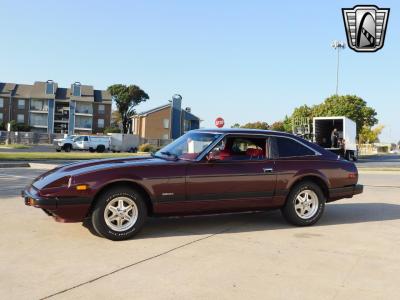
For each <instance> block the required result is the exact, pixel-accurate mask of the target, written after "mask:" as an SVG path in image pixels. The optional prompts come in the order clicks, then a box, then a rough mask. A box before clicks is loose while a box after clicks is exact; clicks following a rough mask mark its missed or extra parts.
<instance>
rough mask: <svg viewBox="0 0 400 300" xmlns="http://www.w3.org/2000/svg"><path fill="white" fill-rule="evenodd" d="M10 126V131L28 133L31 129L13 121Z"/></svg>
mask: <svg viewBox="0 0 400 300" xmlns="http://www.w3.org/2000/svg"><path fill="white" fill-rule="evenodd" d="M10 124H11V131H22V132H29V131H31V129H32V127H31V126H29V125H25V124H23V123H17V122H15V120H12V121H11V122H10Z"/></svg>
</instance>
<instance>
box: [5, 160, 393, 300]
mask: <svg viewBox="0 0 400 300" xmlns="http://www.w3.org/2000/svg"><path fill="white" fill-rule="evenodd" d="M38 167H40V169H34V168H28V169H27V168H19V169H0V211H1V212H2V218H1V225H2V226H0V236H1V237H2V242H1V243H0V291H1V297H0V298H2V299H40V298H51V299H93V298H96V299H123V298H124V299H126V298H128V299H130V298H135V299H149V298H150V299H154V298H159V299H295V298H296V299H396V298H398V296H399V295H400V286H399V284H398V278H399V275H400V204H399V201H400V172H363V171H361V174H360V182H361V183H363V184H365V185H366V186H365V192H364V193H363V194H362V195H357V196H356V197H354V198H352V199H345V200H341V201H338V202H335V203H332V204H328V205H327V207H326V211H325V213H324V216H323V218H322V219H321V220H320V222H319V223H318V224H317V225H315V226H312V227H307V228H304V227H303V228H297V227H292V226H290V225H287V224H286V223H285V222H284V221H283V219H282V218H281V216H280V213H279V212H277V211H271V212H256V213H246V214H231V215H220V216H202V217H186V218H164V219H150V220H149V221H148V222H147V224H146V226H145V228H144V230H143V231H142V232H141V233H140V234H139V235H138V236H137V237H136V238H135V239H132V240H129V241H124V242H111V241H108V240H105V239H102V238H99V237H97V236H94V235H92V234H91V233H90V231H89V230H88V229H87V228H86V227H85V226H82V224H80V223H67V224H63V223H57V222H55V221H53V219H52V218H50V217H48V216H46V215H45V214H44V213H43V212H42V211H41V210H40V209H35V208H31V207H27V206H25V205H24V204H23V201H22V199H21V198H20V197H19V191H20V190H21V189H22V188H23V187H24V186H25V185H26V184H28V183H29V182H30V181H31V180H32V179H33V178H34V177H35V176H37V175H39V174H41V173H42V172H43V171H45V170H44V168H46V166H43V165H42V166H40V165H38Z"/></svg>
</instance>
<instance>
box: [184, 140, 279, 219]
mask: <svg viewBox="0 0 400 300" xmlns="http://www.w3.org/2000/svg"><path fill="white" fill-rule="evenodd" d="M224 140H225V145H224V146H223V147H224V149H222V150H221V149H219V148H218V147H219V146H218V145H217V146H216V147H215V148H214V149H212V150H211V151H210V153H209V155H208V158H207V156H205V157H204V158H203V159H202V160H201V161H198V162H194V163H192V164H190V165H188V167H187V175H186V195H187V197H186V198H187V201H190V202H191V208H192V209H193V210H198V211H210V212H218V211H240V210H251V209H262V208H266V207H271V206H274V203H273V196H274V191H275V184H276V175H275V173H274V161H273V160H271V159H270V158H269V155H268V153H269V142H268V138H267V137H265V136H250V137H248V136H241V135H236V136H235V135H233V136H231V135H228V136H226V137H224V139H223V140H222V141H221V143H220V145H221V144H223V143H224ZM230 141H231V142H230ZM235 141H236V143H235ZM237 141H239V142H237ZM252 143H253V144H258V145H259V146H260V147H261V148H263V149H262V150H263V151H264V155H262V156H259V157H253V156H249V155H247V152H249V153H251V152H257V151H256V149H255V148H250V147H254V145H252ZM229 144H230V145H229ZM238 144H239V145H243V147H244V148H243V149H239V150H235V145H236V148H237V145H238ZM240 147H241V146H239V148H240ZM227 148H229V149H230V150H229V151H232V152H234V151H236V153H234V154H232V155H231V156H230V157H227V156H226V155H225V156H224V155H223V152H224V151H225V152H226V149H227ZM250 150H251V151H250ZM253 150H254V151H253ZM215 152H219V153H218V155H216V156H217V157H210V156H211V155H214V154H213V153H215ZM244 153H245V154H244ZM218 156H219V157H218Z"/></svg>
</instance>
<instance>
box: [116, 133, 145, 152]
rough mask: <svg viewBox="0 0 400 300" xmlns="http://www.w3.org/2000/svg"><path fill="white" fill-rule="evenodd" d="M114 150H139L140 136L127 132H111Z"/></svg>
mask: <svg viewBox="0 0 400 300" xmlns="http://www.w3.org/2000/svg"><path fill="white" fill-rule="evenodd" d="M109 136H110V137H111V146H110V148H111V151H112V152H137V150H138V146H139V136H137V135H135V134H127V133H109Z"/></svg>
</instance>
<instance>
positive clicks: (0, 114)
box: [0, 112, 3, 124]
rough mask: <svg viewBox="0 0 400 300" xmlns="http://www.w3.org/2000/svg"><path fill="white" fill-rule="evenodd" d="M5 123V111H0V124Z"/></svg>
mask: <svg viewBox="0 0 400 300" xmlns="http://www.w3.org/2000/svg"><path fill="white" fill-rule="evenodd" d="M1 123H3V113H1V112H0V124H1Z"/></svg>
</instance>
